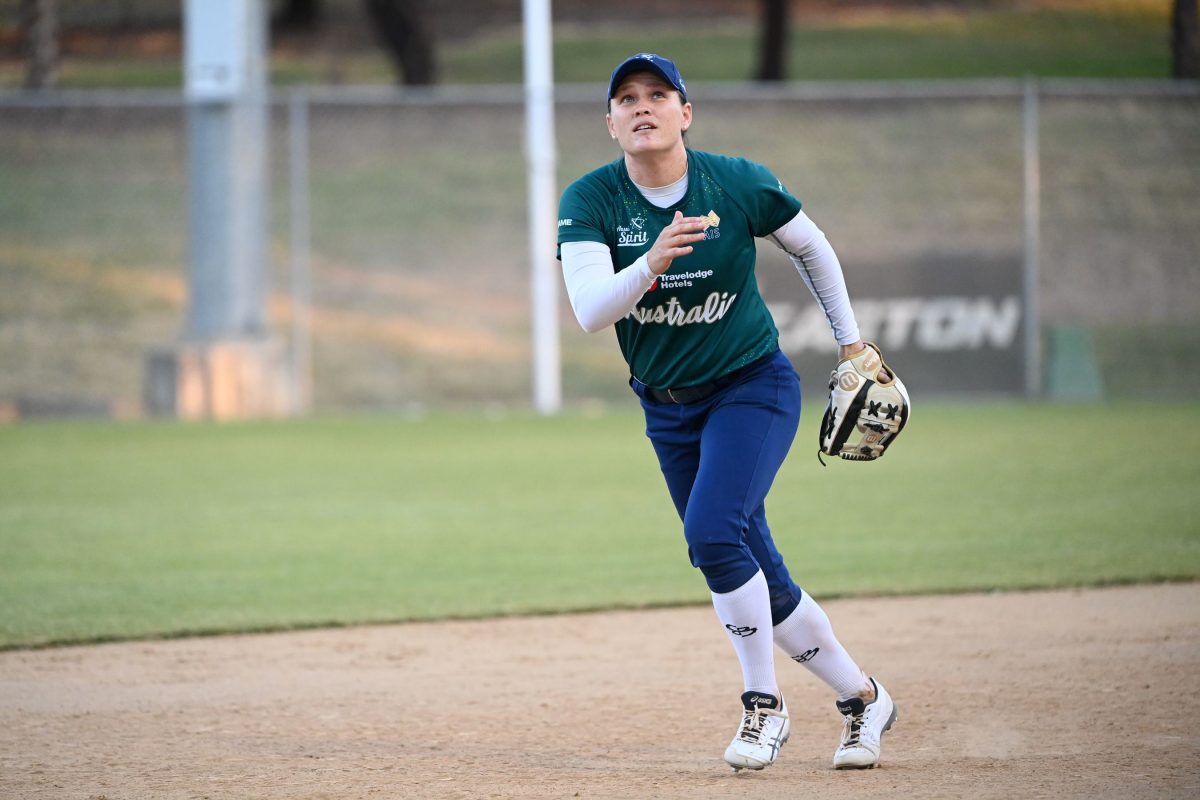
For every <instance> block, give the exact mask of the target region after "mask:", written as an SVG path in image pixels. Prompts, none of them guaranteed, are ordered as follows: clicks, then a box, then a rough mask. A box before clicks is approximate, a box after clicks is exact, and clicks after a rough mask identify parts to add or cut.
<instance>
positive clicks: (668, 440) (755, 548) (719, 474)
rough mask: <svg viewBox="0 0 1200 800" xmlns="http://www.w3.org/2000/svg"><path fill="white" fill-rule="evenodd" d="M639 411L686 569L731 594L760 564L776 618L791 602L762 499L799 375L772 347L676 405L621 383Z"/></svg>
mask: <svg viewBox="0 0 1200 800" xmlns="http://www.w3.org/2000/svg"><path fill="white" fill-rule="evenodd" d="M630 384H631V386H632V387H633V390H634V392H636V393H637V395H638V397H639V398H641V401H642V409H643V411H645V414H646V436H647V437H649V439H650V441H651V443H652V444H653V445H654V452H655V453H657V455H658V463H659V465H660V466H661V467H662V473H663V477H665V478H666V480H667V488H668V489H669V490H670V492H671V499H672V500H673V501H674V502H675V508H676V510H677V511H678V512H679V516H680V518H681V519H682V520H683V535H684V538H685V539H687V544H688V555H689V557H690V558H691V562H692V566H694V567H697V568H699V569H700V571H701V572H702V573H703V574H704V578H705V580H706V581H707V582H708V586H709V588H710V589H711V590H712V591H714V592H717V593H722V594H723V593H725V592H731V591H733V590H734V589H736V588H738V587H739V586H741V585H742V584H744V583H745V582H746V581H748V580H750V578H752V577H754V574H755V573H756V572H758V571H759V570H760V569H761V570H762V571H763V574H764V575H765V576H766V579H767V586H768V587H769V589H770V596H771V616H772V619H773V624H776V625H778V624H779V623H780V622H782V621H783V620H784V619H786V618H787V616H788V615H789V614H790V613H792V611H793V609H795V608H796V606H797V605H798V604H799V602H800V598H801V592H800V588H799V587H798V586H797V585H796V584H795V583H794V582H793V581H792V578H791V576H790V575H789V574H788V571H787V567H786V566H784V563H783V556H781V555H780V553H779V550H778V549H777V548H776V547H775V542H774V540H773V539H772V538H771V530H770V528H768V527H767V514H766V507H765V505H764V503H765V501H766V497H767V492H768V491H769V490H770V489H771V483H772V482H773V481H774V480H775V474H776V473H777V472H778V471H779V468H780V467H781V466H782V465H783V460H784V458H786V457H787V453H788V450H789V449H790V448H791V445H792V439H793V438H794V437H795V435H796V427H797V426H798V425H799V423H800V379H799V378H798V377H797V375H796V370H795V369H794V368H793V367H792V364H791V362H790V361H789V360H788V358H787V356H786V355H784V354H783V352H782V351H779V350H776V351H775V352H774V353H773V354H771V355H768V356H765V357H763V358H761V359H759V360H758V361H755V362H753V363H752V364H750V365H748V366H746V367H743V368H742V370H741V372H740V373H739V374H738V375H737V378H736V380H735V381H734V382H733V383H731V384H729V385H728V386H725V387H724V388H722V389H719V390H718V391H717V392H716V393H714V394H712V395H710V396H709V397H706V398H705V399H703V400H701V401H699V402H695V403H690V404H686V405H677V404H675V403H658V402H655V401H654V400H652V399H650V398H648V397H647V395H646V388H645V385H644V384H642V383H641V382H640V381H638V380H636V379H634V380H631V381H630Z"/></svg>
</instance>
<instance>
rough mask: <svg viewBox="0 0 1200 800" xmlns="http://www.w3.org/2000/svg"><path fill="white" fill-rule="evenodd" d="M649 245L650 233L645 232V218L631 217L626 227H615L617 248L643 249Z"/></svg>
mask: <svg viewBox="0 0 1200 800" xmlns="http://www.w3.org/2000/svg"><path fill="white" fill-rule="evenodd" d="M648 244H650V232H649V231H647V230H646V218H645V217H643V216H636V217H632V218H630V220H629V224H628V225H618V226H617V247H645V246H646V245H648Z"/></svg>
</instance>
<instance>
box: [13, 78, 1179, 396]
mask: <svg viewBox="0 0 1200 800" xmlns="http://www.w3.org/2000/svg"><path fill="white" fill-rule="evenodd" d="M521 98H522V95H521V92H520V90H519V88H515V87H507V88H506V87H501V88H496V89H491V90H486V91H485V90H468V89H462V88H459V89H453V88H447V89H444V90H440V91H439V92H436V93H433V94H424V93H418V94H412V93H408V94H406V93H401V92H396V91H392V90H387V91H386V92H382V91H381V92H360V93H358V94H355V93H353V92H345V91H344V92H340V93H321V92H318V93H313V94H312V95H311V96H308V98H307V111H308V114H307V119H308V130H307V133H308V147H309V159H308V163H307V167H308V170H307V171H308V176H309V185H308V189H307V191H308V198H309V208H310V210H311V243H312V244H311V257H310V259H309V263H310V264H311V286H312V289H311V292H312V307H311V314H310V315H308V319H309V320H310V322H311V337H312V354H313V361H312V363H313V381H314V383H313V391H314V408H315V410H317V411H318V412H343V411H359V410H368V409H396V408H407V407H412V406H444V405H461V404H467V405H481V404H503V405H513V406H523V405H527V404H528V403H529V398H530V380H531V378H530V370H531V367H530V349H531V348H530V342H529V337H530V314H531V311H530V299H529V298H530V287H529V277H528V275H529V272H528V267H527V265H528V261H529V254H528V242H527V230H528V225H527V219H526V202H525V198H526V187H525V166H524V157H523V154H522V147H523V140H522V125H523V109H522V100H521ZM1039 98H1040V103H1039V108H1040V116H1039V137H1038V139H1039V143H1040V194H1039V197H1040V212H1041V222H1040V226H1039V228H1038V230H1039V232H1040V247H1039V250H1038V262H1039V264H1040V270H1041V272H1040V284H1039V285H1040V319H1041V322H1042V325H1043V328H1044V330H1045V336H1044V339H1043V341H1044V343H1045V352H1046V367H1047V370H1048V371H1053V370H1056V369H1060V368H1062V362H1063V359H1084V360H1085V361H1087V362H1089V364H1090V366H1091V367H1092V368H1094V371H1095V372H1096V378H1097V379H1098V380H1099V382H1100V383H1101V385H1102V388H1103V391H1104V392H1105V393H1106V394H1107V396H1110V397H1133V396H1137V397H1178V396H1184V395H1188V394H1189V393H1190V392H1192V391H1193V390H1194V389H1196V388H1197V387H1198V386H1200V378H1197V377H1196V376H1197V369H1196V368H1197V366H1200V365H1198V364H1197V363H1196V362H1197V359H1196V357H1195V355H1194V353H1196V352H1197V345H1200V332H1198V331H1200V324H1197V322H1196V320H1197V318H1198V314H1197V312H1198V311H1200V268H1198V267H1200V265H1198V258H1197V253H1198V252H1200V225H1198V224H1197V223H1198V222H1200V217H1198V216H1197V209H1198V208H1200V91H1196V90H1195V87H1182V88H1181V87H1179V86H1178V85H1174V84H1167V83H1117V84H1113V83H1092V82H1088V83H1070V84H1067V83H1055V82H1046V83H1044V84H1043V85H1042V86H1041V90H1040V92H1039ZM692 100H693V101H694V103H695V123H694V125H693V128H692V130H691V132H690V133H689V138H690V145H691V146H692V147H695V148H697V149H704V150H713V151H717V152H724V153H729V154H734V155H743V156H746V157H749V158H752V159H755V160H758V161H761V162H762V163H765V164H767V165H768V166H769V167H770V168H771V169H772V170H773V171H774V172H775V173H776V174H777V175H778V176H779V177H780V178H781V179H782V180H783V181H784V182H785V183H787V184H788V186H789V188H790V189H792V190H793V191H794V192H795V193H796V195H797V196H798V197H800V198H801V200H802V201H803V202H804V204H805V208H806V209H807V210H808V212H809V214H810V215H811V216H812V217H813V218H814V219H815V220H816V221H817V222H818V224H820V225H821V226H822V227H823V228H824V229H825V231H826V232H827V234H828V235H829V237H830V239H831V241H832V242H833V243H834V246H835V247H836V248H837V250H838V252H839V255H840V256H841V259H842V262H843V265H844V268H845V270H846V273H847V278H848V283H849V286H850V289H851V293H852V297H854V298H856V299H858V298H863V300H864V305H865V304H867V303H868V301H871V300H873V299H875V298H887V297H921V296H940V295H944V294H947V292H946V291H942V289H943V288H944V287H941V286H940V284H942V283H944V282H946V277H945V276H946V275H947V274H949V275H953V276H955V277H954V278H953V282H954V283H956V284H957V288H955V289H954V293H956V294H957V295H965V294H968V293H969V290H970V289H971V288H972V287H979V289H980V292H981V293H986V292H987V291H991V290H992V288H993V287H994V286H995V285H997V284H1004V285H1007V283H1006V282H1009V281H1011V280H1012V273H1013V271H1014V270H1015V271H1017V272H1018V273H1019V271H1020V270H1021V268H1022V264H1023V248H1024V246H1025V241H1026V240H1025V236H1026V228H1025V225H1024V222H1023V215H1024V211H1025V199H1024V190H1025V183H1024V162H1023V158H1024V153H1025V152H1026V150H1025V142H1024V140H1023V135H1022V131H1023V120H1024V114H1025V110H1024V107H1023V100H1022V91H1021V85H1020V83H1014V82H1001V83H982V84H980V83H969V84H959V83H939V84H928V85H921V86H914V85H908V84H894V85H886V86H873V87H864V86H861V85H853V84H850V85H848V84H829V85H824V84H823V85H811V84H797V85H794V86H792V87H790V88H788V89H785V90H782V91H778V92H773V93H767V92H765V91H762V90H758V89H753V88H751V87H734V86H727V85H725V86H719V85H712V86H695V87H693V88H692ZM185 117H186V113H185V109H184V108H183V107H182V106H181V104H180V100H179V99H178V96H177V95H173V94H165V95H159V94H155V95H147V94H128V93H100V94H86V95H58V96H54V97H50V98H39V99H30V98H23V97H21V96H12V97H9V98H6V99H4V100H2V101H0V404H3V405H4V406H5V407H7V408H8V409H9V413H12V411H13V410H14V409H15V410H16V412H17V413H19V414H22V415H25V414H36V413H49V412H56V411H58V412H73V413H87V412H96V413H111V412H117V413H128V414H137V413H139V412H140V411H141V409H142V396H143V386H144V381H145V362H146V354H147V353H148V352H149V351H151V350H152V349H154V348H157V347H161V346H163V345H164V344H168V343H170V342H172V341H174V340H176V339H178V338H179V336H180V335H181V333H182V330H183V326H184V318H185V311H186V303H187V297H186V286H187V269H188V266H187V235H188V232H187V207H188V198H187V192H188V187H187V185H186V160H187V159H186V155H187V141H186V125H185ZM288 126H289V114H288V103H287V101H286V98H280V99H279V102H277V103H276V104H275V105H274V110H273V116H272V125H271V176H272V178H271V182H272V185H271V214H270V220H271V222H270V225H271V230H270V232H269V233H270V235H269V241H270V243H271V245H270V254H269V264H268V265H267V271H268V286H269V292H268V309H267V314H268V318H269V319H270V320H271V324H272V326H273V327H274V328H275V329H276V330H278V331H279V332H280V333H281V334H282V335H285V336H286V335H289V332H290V331H291V330H292V324H291V323H292V315H293V312H294V309H295V306H294V303H293V298H292V296H291V292H290V288H289V287H290V286H291V280H290V275H289V269H290V265H291V254H290V252H289V243H290V241H291V239H290V230H291V228H290V223H291V220H290V219H289V210H290V209H291V208H293V203H292V202H291V200H290V197H291V195H290V193H291V191H292V189H293V188H299V187H290V186H289V185H288V176H289V164H288V159H287V155H288V141H289V133H290V132H289V129H288ZM557 135H558V142H559V147H558V149H559V153H558V155H559V184H560V186H565V185H566V183H568V182H569V181H570V180H572V179H574V178H575V177H577V176H578V175H580V174H582V173H584V172H586V171H588V170H590V169H593V168H595V167H597V166H599V165H600V164H602V163H605V162H607V161H610V160H612V159H614V158H616V157H617V155H618V152H617V151H616V150H615V147H614V145H613V143H612V142H611V140H610V139H609V137H608V134H607V132H606V130H605V127H604V104H603V90H602V88H601V87H567V88H564V89H563V90H562V91H560V97H559V101H558V118H557ZM760 252H761V254H762V262H763V263H762V264H761V266H760V279H761V281H762V282H763V283H764V284H766V285H768V286H772V285H778V284H779V283H782V282H793V283H795V284H797V285H798V278H796V276H795V275H794V273H793V272H792V271H791V266H790V264H789V263H788V262H787V261H786V259H784V258H782V257H781V256H780V255H779V254H778V252H777V251H775V250H774V249H773V248H772V247H770V246H769V245H766V246H764V247H763V248H761V250H760ZM1015 280H1016V281H1017V282H1018V283H1019V280H1020V279H1019V277H1018V278H1016V279H1015ZM964 287H966V288H964ZM560 298H561V299H562V302H561V311H562V313H561V319H562V332H563V339H562V353H563V363H562V367H563V388H564V395H565V401H566V402H567V404H568V405H570V404H577V403H579V402H582V401H584V400H587V399H589V398H598V399H601V400H627V397H628V393H627V390H626V389H625V374H626V373H625V370H624V365H623V362H622V361H621V359H620V356H619V354H618V352H617V348H616V343H615V339H614V337H613V336H612V334H611V333H599V334H594V335H587V334H584V333H582V332H581V331H579V329H578V326H577V325H576V324H575V322H574V320H573V318H572V317H571V316H570V310H569V308H568V306H567V304H566V302H565V295H564V294H563V293H562V292H561V288H560ZM781 327H785V326H784V325H783V324H782V322H781ZM885 332H886V329H885ZM786 333H787V331H786V330H785V334H786ZM916 346H917V345H916V343H915V342H914V341H910V342H908V343H906V344H902V345H901V347H900V348H899V351H898V352H896V351H893V352H892V353H891V355H892V357H893V358H894V359H895V360H896V361H897V362H900V363H903V360H904V348H905V347H916ZM968 355H969V353H968ZM825 369H828V367H827V366H826V367H825ZM802 377H803V378H804V379H805V380H807V381H808V384H809V386H810V388H811V387H813V386H817V385H819V384H820V383H821V382H822V380H823V376H822V375H819V374H811V372H806V371H802ZM920 382H921V384H922V386H921V389H922V391H921V393H922V394H923V395H926V396H930V395H934V394H937V393H938V388H939V383H940V381H939V380H938V375H937V374H936V369H935V370H934V371H933V372H932V373H923V374H922V375H921V376H920ZM1054 385H1055V384H1054V383H1053V381H1051V384H1050V386H1051V388H1053V387H1054ZM989 388H990V387H989Z"/></svg>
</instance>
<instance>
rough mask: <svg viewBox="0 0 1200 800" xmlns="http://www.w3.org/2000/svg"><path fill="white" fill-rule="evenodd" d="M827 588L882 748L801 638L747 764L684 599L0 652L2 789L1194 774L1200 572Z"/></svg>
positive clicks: (392, 788)
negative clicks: (1128, 582)
mask: <svg viewBox="0 0 1200 800" xmlns="http://www.w3.org/2000/svg"><path fill="white" fill-rule="evenodd" d="M824 605H825V607H826V609H827V610H828V612H829V614H830V616H831V617H832V618H833V621H834V624H835V626H836V627H837V629H838V631H839V633H840V635H841V637H842V639H843V641H844V642H846V644H847V645H848V646H849V648H850V649H851V651H852V652H853V653H855V654H856V656H857V657H858V658H859V659H860V660H861V661H862V662H863V664H864V665H865V666H866V667H867V668H868V669H869V670H872V671H874V672H876V674H877V675H879V676H880V677H881V678H882V679H883V680H884V681H886V683H887V685H888V686H889V688H890V689H891V692H892V694H893V696H894V697H895V699H896V702H897V705H898V707H899V710H900V718H899V721H898V722H897V724H896V726H895V727H894V728H893V729H892V732H891V733H889V734H888V736H887V737H885V739H884V744H885V747H884V763H883V765H882V767H881V768H880V769H877V770H873V771H868V772H852V773H845V772H835V771H834V770H832V769H831V768H830V756H831V755H832V752H833V748H834V745H835V743H836V741H837V737H838V735H839V731H840V724H841V723H840V718H839V717H838V716H837V714H836V712H835V710H834V708H833V698H832V697H831V696H830V694H829V692H828V691H827V690H826V689H825V688H824V687H823V686H821V685H820V684H818V683H817V682H816V681H815V680H814V679H813V678H812V677H811V676H810V675H809V674H808V673H807V672H806V671H805V670H804V668H803V667H800V666H798V665H796V664H792V663H790V662H787V661H786V660H784V661H781V662H779V665H778V666H779V671H780V677H781V681H782V684H783V688H784V691H785V693H786V696H787V698H788V705H789V707H790V708H791V711H792V719H793V726H792V739H791V741H790V742H789V743H788V745H787V746H786V747H785V748H784V749H783V753H782V755H781V756H780V760H779V761H778V762H777V763H776V764H775V765H774V766H773V767H771V768H770V769H768V770H766V771H764V772H762V773H740V774H734V773H733V772H732V771H731V770H730V769H729V768H728V767H726V766H725V764H724V762H723V761H722V760H721V753H722V751H723V750H724V747H725V745H726V744H727V743H728V739H729V737H730V736H731V735H732V733H733V729H734V726H735V724H736V721H737V715H738V711H737V709H738V700H737V696H738V693H739V691H740V688H741V685H740V672H739V670H738V667H737V663H736V661H735V659H734V656H733V653H732V650H731V649H730V647H729V645H728V643H727V642H726V641H725V639H724V637H723V636H722V635H721V633H720V631H719V629H718V627H717V626H716V624H715V622H714V618H713V615H712V611H711V609H707V608H690V609H679V610H655V611H640V612H621V613H605V614H585V615H562V616H552V617H537V618H517V619H504V620H497V621H487V622H450V623H440V624H412V625H397V626H378V627H363V628H352V629H341V630H333V631H310V632H302V633H288V634H275V635H254V636H236V637H221V638H214V639H190V640H178V641H164V642H151V643H131V644H115V645H102V646H95V647H76V648H65V649H57V650H40V651H12V652H6V653H0V797H3V798H6V799H7V798H14V799H15V798H93V799H94V798H101V797H103V798H107V799H108V800H127V799H129V798H264V799H266V800H273V799H274V798H338V799H339V800H341V799H342V798H364V797H411V798H491V797H497V798H574V797H581V798H716V797H722V798H724V797H748V798H754V800H769V799H770V798H797V797H810V798H824V799H832V800H837V799H838V798H855V800H863V799H864V798H873V797H889V798H891V797H913V798H918V797H919V798H961V797H967V796H971V797H973V798H1001V797H1003V798H1039V797H1054V798H1061V797H1089V798H1090V797H1112V798H1143V797H1196V796H1198V795H1200V733H1198V732H1197V726H1196V722H1195V720H1196V719H1197V716H1198V715H1200V700H1198V699H1197V692H1196V690H1195V686H1194V684H1195V682H1196V680H1197V678H1200V584H1175V585H1160V586H1145V587H1122V588H1111V589H1098V590H1086V591H1059V592H1030V593H1014V594H988V595H968V596H950V597H915V598H903V599H867V600H845V601H830V602H827V603H825V604H824Z"/></svg>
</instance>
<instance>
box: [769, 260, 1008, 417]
mask: <svg viewBox="0 0 1200 800" xmlns="http://www.w3.org/2000/svg"><path fill="white" fill-rule="evenodd" d="M1005 261H1006V262H1007V263H998V260H995V259H993V260H990V261H986V262H984V261H981V260H977V259H967V258H961V257H959V258H953V257H948V256H941V257H935V258H930V259H929V260H928V261H923V262H922V263H892V264H889V265H887V267H886V268H872V267H871V265H851V264H850V263H849V262H848V261H847V260H846V259H845V258H844V257H843V259H842V263H843V269H844V271H845V273H846V283H847V285H848V287H849V289H850V299H851V302H852V304H853V306H854V313H855V316H856V318H857V319H858V327H859V331H860V333H861V334H862V338H863V339H865V340H867V341H871V342H875V343H876V344H878V345H879V347H880V348H881V349H882V350H883V354H884V357H885V358H886V359H887V360H888V362H889V363H890V364H891V365H892V366H893V367H895V369H896V372H897V373H899V374H900V377H902V378H903V379H904V383H905V385H906V386H907V387H908V390H909V392H910V393H911V394H912V395H913V397H914V399H916V398H920V397H930V396H935V395H937V396H954V395H1019V394H1022V393H1023V392H1024V390H1025V366H1024V352H1025V351H1024V329H1023V324H1022V312H1023V305H1024V304H1023V302H1022V296H1021V264H1020V260H1019V258H1018V259H1005ZM789 266H790V265H789V264H788V262H787V261H784V262H783V263H782V264H779V265H776V264H775V263H772V265H771V267H770V268H769V269H767V270H762V269H760V270H759V276H760V277H759V280H760V289H761V290H762V293H763V298H764V299H765V300H766V302H767V305H768V307H769V308H770V309H771V313H772V314H773V315H774V317H775V324H776V326H777V327H778V328H779V344H780V347H782V348H783V350H784V352H786V353H787V354H788V356H789V357H790V358H791V360H792V362H793V363H794V364H795V365H796V370H797V371H798V372H799V373H800V378H801V383H802V385H803V387H804V392H805V394H806V395H809V396H810V397H811V396H816V395H823V394H824V392H825V390H826V384H827V380H828V377H829V373H830V371H831V370H832V369H833V366H834V363H835V359H836V352H837V348H836V345H835V344H834V341H833V336H832V334H831V333H830V329H829V322H828V321H827V320H826V319H825V314H824V312H822V311H821V309H820V307H818V305H817V303H816V302H815V301H814V300H813V297H812V295H811V294H810V293H809V291H808V289H807V288H806V287H805V285H804V283H803V282H802V281H801V280H800V277H799V276H798V275H796V274H795V272H794V270H793V271H791V274H787V271H788V267H789Z"/></svg>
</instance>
